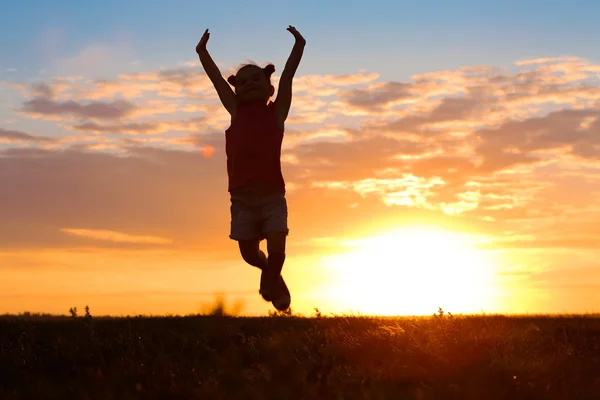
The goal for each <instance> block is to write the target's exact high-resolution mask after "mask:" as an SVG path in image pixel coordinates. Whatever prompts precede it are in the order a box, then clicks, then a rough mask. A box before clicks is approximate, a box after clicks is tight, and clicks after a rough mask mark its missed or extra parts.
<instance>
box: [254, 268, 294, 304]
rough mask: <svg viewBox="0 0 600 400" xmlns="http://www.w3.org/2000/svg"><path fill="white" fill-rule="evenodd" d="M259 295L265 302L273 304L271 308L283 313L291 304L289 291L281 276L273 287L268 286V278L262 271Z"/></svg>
mask: <svg viewBox="0 0 600 400" xmlns="http://www.w3.org/2000/svg"><path fill="white" fill-rule="evenodd" d="M259 293H260V295H261V296H262V298H263V299H264V300H265V301H269V302H271V303H273V307H275V308H276V309H277V310H279V311H285V310H287V309H288V308H290V304H291V302H292V298H291V295H290V290H289V289H288V287H287V285H286V283H285V281H284V280H283V276H281V275H279V278H278V279H277V281H276V283H275V284H274V285H270V284H269V276H268V274H267V273H265V271H264V270H263V271H262V273H261V275H260V290H259Z"/></svg>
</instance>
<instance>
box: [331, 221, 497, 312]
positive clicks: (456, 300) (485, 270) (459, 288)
mask: <svg viewBox="0 0 600 400" xmlns="http://www.w3.org/2000/svg"><path fill="white" fill-rule="evenodd" d="M342 245H343V246H344V247H348V248H349V250H348V251H345V252H343V253H342V254H338V255H334V256H331V257H327V258H326V259H324V260H323V261H324V264H325V266H326V268H328V269H329V272H330V273H331V274H332V275H333V280H334V283H333V285H332V287H330V288H328V292H329V296H328V297H330V298H331V299H332V300H333V301H334V302H335V303H337V304H336V305H337V308H340V307H341V308H344V309H345V310H354V311H358V312H361V313H366V314H379V315H431V314H432V313H434V312H436V311H437V310H438V307H442V308H443V309H445V310H447V311H450V312H455V313H459V312H460V313H477V312H481V311H482V310H485V309H489V308H490V307H493V306H494V304H493V299H494V278H495V276H496V271H497V268H496V262H495V260H494V259H493V254H490V253H486V252H485V251H484V250H481V249H478V248H477V246H476V243H475V241H474V237H473V236H472V235H464V234H462V235H461V234H456V233H452V232H446V231H442V230H437V229H431V228H409V229H403V230H397V231H392V232H386V233H383V234H380V235H377V236H374V237H370V238H366V239H361V240H356V241H351V242H346V243H343V244H342Z"/></svg>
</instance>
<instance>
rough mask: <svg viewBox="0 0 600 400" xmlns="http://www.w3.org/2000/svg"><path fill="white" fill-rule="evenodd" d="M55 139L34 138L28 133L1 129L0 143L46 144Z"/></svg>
mask: <svg viewBox="0 0 600 400" xmlns="http://www.w3.org/2000/svg"><path fill="white" fill-rule="evenodd" d="M53 140H54V139H52V138H49V137H45V136H33V135H30V134H28V133H24V132H20V131H14V130H6V129H2V128H0V143H2V142H8V143H21V142H30V143H44V142H52V141H53Z"/></svg>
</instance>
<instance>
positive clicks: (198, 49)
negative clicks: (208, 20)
mask: <svg viewBox="0 0 600 400" xmlns="http://www.w3.org/2000/svg"><path fill="white" fill-rule="evenodd" d="M208 38H210V33H208V29H207V30H205V31H204V35H202V38H201V39H200V41H199V42H198V44H197V45H196V53H198V54H200V52H201V51H204V50H206V43H208Z"/></svg>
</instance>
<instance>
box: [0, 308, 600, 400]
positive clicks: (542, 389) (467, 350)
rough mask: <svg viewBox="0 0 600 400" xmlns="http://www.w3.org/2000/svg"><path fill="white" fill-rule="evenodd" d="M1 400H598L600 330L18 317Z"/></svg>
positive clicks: (453, 322)
mask: <svg viewBox="0 0 600 400" xmlns="http://www.w3.org/2000/svg"><path fill="white" fill-rule="evenodd" d="M0 398H1V399H13V398H35V399H51V398H52V399H147V398H151V399H154V398H156V399H159V398H160V399H188V398H200V399H316V398H319V399H478V400H480V399H486V400H494V399H511V400H518V399H527V400H534V399H577V400H585V399H598V398H600V318H598V317H593V316H564V317H560V316H552V317H505V316H472V317H469V316H459V317H456V316H448V315H443V314H442V313H440V314H439V315H437V316H432V317H426V318H425V317H423V318H371V317H330V318H326V317H322V316H318V317H315V318H297V317H293V316H271V317H264V318H258V317H252V318H244V317H228V316H188V317H134V318H114V319H110V318H95V317H94V318H93V317H91V316H89V315H88V316H87V317H73V318H66V317H65V318H42V317H32V316H18V317H16V316H14V317H10V316H7V317H4V318H1V319H0Z"/></svg>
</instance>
